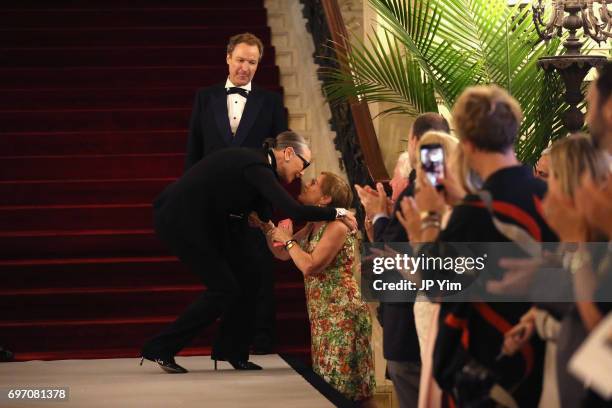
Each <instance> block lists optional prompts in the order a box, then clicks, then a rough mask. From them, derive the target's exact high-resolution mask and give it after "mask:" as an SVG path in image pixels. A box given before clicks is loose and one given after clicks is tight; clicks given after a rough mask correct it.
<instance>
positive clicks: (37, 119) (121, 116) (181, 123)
mask: <svg viewBox="0 0 612 408" xmlns="http://www.w3.org/2000/svg"><path fill="white" fill-rule="evenodd" d="M190 116H191V109H189V108H160V109H156V108H147V109H140V108H138V109H129V108H123V109H104V110H103V109H78V110H76V109H75V110H73V109H71V110H46V111H39V110H29V111H0V122H1V123H2V125H3V126H2V127H3V132H79V131H84V132H86V131H107V132H108V131H133V130H145V129H146V130H177V129H185V130H184V134H186V133H187V126H188V124H189V118H190Z"/></svg>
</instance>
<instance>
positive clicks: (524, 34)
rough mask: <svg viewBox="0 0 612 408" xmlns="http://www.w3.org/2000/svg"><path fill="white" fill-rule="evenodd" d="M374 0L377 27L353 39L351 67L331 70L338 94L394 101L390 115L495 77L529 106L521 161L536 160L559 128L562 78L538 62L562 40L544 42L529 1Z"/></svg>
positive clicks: (430, 106)
mask: <svg viewBox="0 0 612 408" xmlns="http://www.w3.org/2000/svg"><path fill="white" fill-rule="evenodd" d="M369 1H370V4H371V5H372V7H373V8H374V10H375V11H376V13H377V15H378V17H379V19H380V21H381V23H380V27H377V31H375V34H373V35H372V36H369V37H367V38H366V41H361V40H359V39H357V38H353V39H352V41H351V43H352V45H351V49H350V50H346V56H345V58H344V60H343V61H342V63H344V64H345V66H349V67H350V71H351V72H350V73H346V72H345V73H342V72H341V70H336V71H334V72H331V73H330V74H331V76H332V78H333V81H332V82H333V83H332V84H331V85H329V86H328V89H327V90H328V92H329V94H330V95H332V96H333V98H342V97H346V96H348V95H351V96H355V97H359V98H362V99H364V100H366V101H368V102H390V103H393V104H396V107H394V108H391V109H388V110H386V111H385V112H384V113H385V114H394V113H407V114H415V113H421V112H425V111H432V110H434V111H435V110H437V109H436V108H435V107H434V105H435V96H438V97H439V98H440V99H441V101H442V103H443V104H444V105H445V106H446V107H447V108H449V109H450V108H451V107H452V105H453V104H454V102H455V100H456V99H457V97H458V96H459V95H460V94H461V92H463V90H464V89H465V88H466V87H468V86H472V85H479V84H497V85H499V86H501V87H504V88H506V89H508V90H509V92H510V93H511V94H512V95H513V96H514V97H515V98H516V99H517V100H518V101H519V103H520V104H521V107H522V108H523V111H524V116H525V120H524V123H523V124H522V127H521V137H520V139H519V141H518V142H517V153H518V156H519V158H520V159H521V160H526V161H533V160H534V158H535V157H536V156H537V155H538V154H539V151H540V150H541V148H543V146H545V144H547V143H548V141H549V140H551V138H555V137H559V135H561V134H562V132H563V130H562V129H563V128H562V124H561V120H560V113H561V112H562V110H563V102H562V100H561V95H562V94H563V86H562V83H561V81H560V79H559V78H558V77H555V76H554V75H549V74H546V73H544V72H543V71H542V70H541V69H539V68H538V66H537V60H538V58H540V57H541V56H543V55H552V54H557V53H558V52H559V50H560V47H561V44H560V41H551V42H550V43H548V44H545V43H543V42H540V41H539V38H538V36H537V34H536V32H535V30H534V29H533V26H532V23H531V16H530V13H531V10H530V9H529V8H520V7H518V6H515V7H509V6H508V5H507V3H506V0H369ZM351 83H352V84H353V85H352V89H349V88H351Z"/></svg>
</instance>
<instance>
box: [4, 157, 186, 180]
mask: <svg viewBox="0 0 612 408" xmlns="http://www.w3.org/2000/svg"><path fill="white" fill-rule="evenodd" d="M183 165H184V155H183V154H174V153H169V154H132V155H119V154H118V155H81V156H25V157H0V169H2V171H1V172H0V181H2V180H4V181H16V180H62V179H71V180H73V179H77V178H78V179H82V180H87V179H126V178H147V177H154V178H170V177H174V178H178V177H180V175H181V174H182V172H183Z"/></svg>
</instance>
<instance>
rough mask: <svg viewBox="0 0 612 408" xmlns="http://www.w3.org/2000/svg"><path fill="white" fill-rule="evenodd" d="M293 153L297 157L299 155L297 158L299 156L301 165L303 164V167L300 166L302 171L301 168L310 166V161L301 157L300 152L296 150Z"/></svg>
mask: <svg viewBox="0 0 612 408" xmlns="http://www.w3.org/2000/svg"><path fill="white" fill-rule="evenodd" d="M295 155H296V156H297V157H299V158H300V160H301V161H302V165H303V166H304V167H302V171H303V170H306V168H307V167H308V166H310V162H309V161H308V160H306V159H305V158H303V157H302V155H301V154H299V153H297V152H295Z"/></svg>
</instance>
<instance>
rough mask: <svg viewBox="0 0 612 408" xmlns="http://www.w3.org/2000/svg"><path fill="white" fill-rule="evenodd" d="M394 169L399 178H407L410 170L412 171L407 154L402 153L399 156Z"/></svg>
mask: <svg viewBox="0 0 612 408" xmlns="http://www.w3.org/2000/svg"><path fill="white" fill-rule="evenodd" d="M395 168H396V169H397V171H398V172H399V174H400V176H402V177H408V175H409V174H410V170H412V168H411V167H410V155H409V154H408V152H402V154H400V155H399V157H398V158H397V163H396V164H395Z"/></svg>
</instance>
